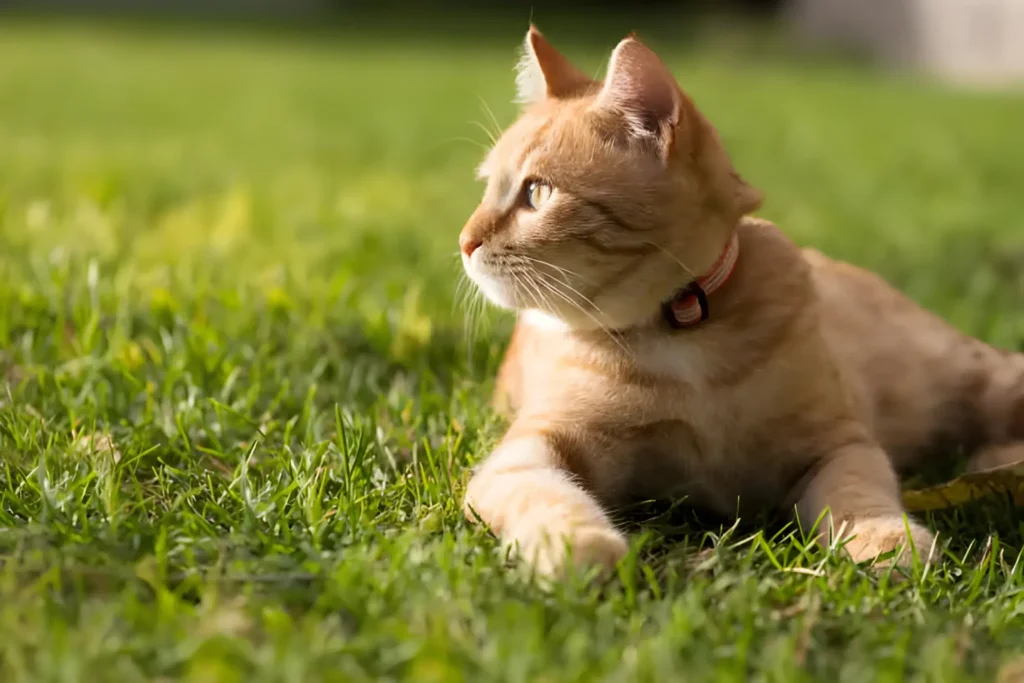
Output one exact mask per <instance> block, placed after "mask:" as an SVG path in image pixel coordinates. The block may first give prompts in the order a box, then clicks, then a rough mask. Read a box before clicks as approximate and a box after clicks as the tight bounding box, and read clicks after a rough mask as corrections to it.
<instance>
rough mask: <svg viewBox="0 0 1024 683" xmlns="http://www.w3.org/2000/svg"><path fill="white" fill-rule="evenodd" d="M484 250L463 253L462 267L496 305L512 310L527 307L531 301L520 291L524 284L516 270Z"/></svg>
mask: <svg viewBox="0 0 1024 683" xmlns="http://www.w3.org/2000/svg"><path fill="white" fill-rule="evenodd" d="M483 251H484V250H483V249H477V250H476V251H475V252H473V254H472V255H471V256H466V255H465V254H463V255H462V267H463V268H464V269H465V271H466V274H467V275H469V279H470V280H472V281H473V284H475V285H476V286H477V288H478V289H479V290H480V291H481V292H482V293H483V295H484V296H485V297H487V299H488V301H490V302H491V303H493V304H494V305H495V306H499V307H501V308H508V309H512V310H519V309H522V308H527V307H528V306H529V303H528V302H527V301H525V300H524V297H523V294H522V292H521V291H520V290H521V289H522V284H521V281H520V279H519V278H517V277H516V274H515V272H514V271H512V270H510V269H509V268H508V266H506V265H503V264H501V263H500V262H495V260H494V259H493V258H489V257H488V256H489V255H488V254H486V253H482V252H483Z"/></svg>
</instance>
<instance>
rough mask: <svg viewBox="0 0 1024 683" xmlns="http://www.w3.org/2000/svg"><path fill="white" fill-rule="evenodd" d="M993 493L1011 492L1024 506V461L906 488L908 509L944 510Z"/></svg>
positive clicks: (905, 494) (1016, 500)
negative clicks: (910, 489) (908, 489)
mask: <svg viewBox="0 0 1024 683" xmlns="http://www.w3.org/2000/svg"><path fill="white" fill-rule="evenodd" d="M993 494H1002V495H1006V494H1010V495H1012V496H1013V501H1014V503H1015V504H1016V505H1021V506H1024V461H1021V462H1017V463H1014V464H1012V465H1004V466H1002V467H994V468H992V469H988V470H982V471H980V472H972V473H970V474H965V475H963V476H961V477H957V478H956V479H953V480H952V481H948V482H946V483H944V484H939V485H938V486H931V487H929V488H925V489H918V490H916V491H904V492H903V504H904V506H905V507H906V508H907V511H908V512H926V511H928V510H941V509H943V508H950V507H956V506H959V505H964V504H966V503H970V502H971V501H975V500H978V499H980V498H984V497H986V496H991V495H993Z"/></svg>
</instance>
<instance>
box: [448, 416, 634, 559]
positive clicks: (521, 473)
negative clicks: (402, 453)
mask: <svg viewBox="0 0 1024 683" xmlns="http://www.w3.org/2000/svg"><path fill="white" fill-rule="evenodd" d="M566 463H567V459H566V458H565V457H564V454H561V453H559V452H558V449H557V441H556V440H554V439H552V438H551V437H550V436H547V435H543V434H538V433H525V434H523V433H521V432H520V431H518V430H516V428H515V425H513V429H512V430H510V433H509V435H508V436H506V437H505V440H504V441H503V442H502V443H501V444H500V445H499V446H498V448H497V449H496V450H495V451H494V452H493V453H492V454H491V455H490V456H489V457H488V458H487V459H486V460H485V461H484V462H483V464H482V465H481V466H480V467H479V469H478V470H477V471H476V472H475V473H474V475H473V477H472V479H471V480H470V482H469V486H468V488H467V491H466V500H465V504H464V510H465V514H466V516H467V517H468V518H469V519H470V520H472V521H475V520H477V519H479V520H481V521H483V522H484V523H485V524H487V525H488V526H489V527H490V529H491V530H492V531H493V532H494V533H495V534H497V535H498V537H499V538H500V539H501V541H502V543H503V545H504V546H505V547H506V548H508V549H510V550H511V551H512V552H513V553H514V554H515V555H517V556H518V557H519V558H520V559H522V560H523V561H525V562H526V563H528V564H529V565H530V566H531V567H532V568H533V569H534V570H535V571H536V572H537V573H538V574H539V575H542V576H546V577H554V576H557V575H559V574H561V573H562V572H563V570H564V569H566V568H567V566H568V563H569V561H570V558H571V561H572V563H574V564H576V565H577V566H583V565H599V566H601V567H604V568H611V567H613V566H614V565H615V564H616V563H617V562H618V561H619V560H620V559H621V558H622V557H623V556H624V555H625V554H626V552H627V550H628V545H627V543H626V539H625V537H624V536H623V535H622V534H621V533H620V532H619V531H618V530H617V529H616V528H615V527H614V526H613V525H612V523H611V521H610V520H609V518H608V516H607V514H606V513H605V511H604V510H603V509H602V507H601V505H600V503H599V502H598V500H597V499H596V498H595V497H594V496H593V495H592V494H591V493H590V492H588V491H587V490H586V489H585V488H584V487H583V486H582V485H581V483H580V479H579V477H578V476H575V473H573V472H571V471H570V469H569V468H568V467H567V466H566Z"/></svg>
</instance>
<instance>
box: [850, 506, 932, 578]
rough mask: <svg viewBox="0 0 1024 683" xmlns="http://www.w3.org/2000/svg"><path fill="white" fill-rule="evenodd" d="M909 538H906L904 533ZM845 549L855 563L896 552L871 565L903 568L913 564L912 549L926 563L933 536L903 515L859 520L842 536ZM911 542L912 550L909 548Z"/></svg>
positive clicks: (930, 550) (930, 551)
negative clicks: (908, 532)
mask: <svg viewBox="0 0 1024 683" xmlns="http://www.w3.org/2000/svg"><path fill="white" fill-rule="evenodd" d="M908 529H909V531H910V535H909V537H908V535H907V530H908ZM845 538H847V539H849V540H847V541H846V544H845V546H844V547H845V549H846V552H847V553H849V555H850V557H851V558H852V559H853V561H854V562H865V561H868V560H874V559H875V558H877V557H878V556H879V555H884V554H886V553H890V552H892V551H894V550H895V551H896V555H894V556H893V557H891V558H889V559H885V560H880V561H878V562H876V563H875V564H874V566H877V567H879V568H884V567H888V566H890V565H892V564H896V565H898V566H902V567H906V566H909V565H910V564H911V563H912V562H913V557H914V552H913V551H914V550H916V551H917V555H918V557H919V558H921V561H923V562H926V561H927V560H928V559H929V555H930V553H932V551H933V544H934V541H935V537H934V536H933V535H932V532H930V531H929V530H928V529H926V528H924V527H923V526H921V525H920V524H918V523H917V522H915V521H914V520H912V519H906V518H904V517H903V516H902V515H899V516H895V515H894V516H891V517H874V518H868V519H859V520H857V521H856V523H855V524H854V525H853V528H852V529H851V530H849V531H848V532H847V533H846V534H845ZM911 543H913V549H911Z"/></svg>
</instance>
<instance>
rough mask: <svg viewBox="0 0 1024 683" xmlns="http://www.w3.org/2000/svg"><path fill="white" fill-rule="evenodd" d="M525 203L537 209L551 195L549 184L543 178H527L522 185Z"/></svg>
mask: <svg viewBox="0 0 1024 683" xmlns="http://www.w3.org/2000/svg"><path fill="white" fill-rule="evenodd" d="M524 190H525V193H524V194H525V198H526V205H527V206H528V207H530V208H531V209H533V210H534V211H536V210H538V209H539V208H540V207H542V206H544V202H546V201H547V200H548V199H549V198H550V197H551V186H550V185H548V184H547V183H545V182H544V181H543V180H527V181H526V184H525V186H524Z"/></svg>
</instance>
